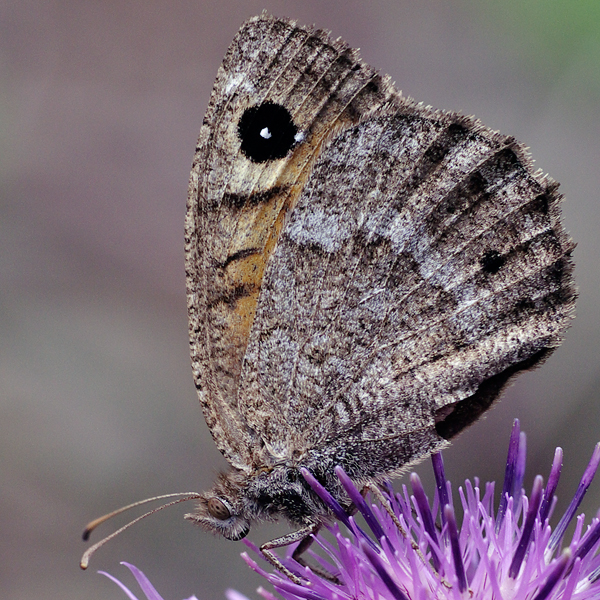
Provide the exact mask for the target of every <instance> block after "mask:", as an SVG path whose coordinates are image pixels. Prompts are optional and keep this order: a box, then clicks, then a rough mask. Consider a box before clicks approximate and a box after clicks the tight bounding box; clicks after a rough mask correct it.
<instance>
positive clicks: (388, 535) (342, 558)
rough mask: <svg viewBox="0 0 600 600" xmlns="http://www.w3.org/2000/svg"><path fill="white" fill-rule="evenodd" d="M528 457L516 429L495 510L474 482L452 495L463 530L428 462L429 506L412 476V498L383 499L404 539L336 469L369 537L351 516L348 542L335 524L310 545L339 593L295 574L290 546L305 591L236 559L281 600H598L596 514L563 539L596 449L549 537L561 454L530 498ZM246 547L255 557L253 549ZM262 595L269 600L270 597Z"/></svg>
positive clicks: (440, 472)
mask: <svg viewBox="0 0 600 600" xmlns="http://www.w3.org/2000/svg"><path fill="white" fill-rule="evenodd" d="M525 456H526V439H525V434H524V433H522V432H521V431H520V427H519V422H518V421H515V424H514V427H513V431H512V435H511V440H510V444H509V451H508V459H507V463H506V474H505V480H504V485H503V490H502V497H501V499H500V503H499V506H498V509H497V511H495V510H494V502H493V499H494V485H493V484H491V483H488V484H486V486H485V489H480V487H479V482H478V480H477V479H475V481H474V484H472V483H471V482H470V481H469V480H467V481H465V486H464V488H459V491H458V494H459V498H460V503H461V506H462V512H463V518H462V523H460V522H459V520H458V518H457V516H456V511H455V507H454V505H453V501H452V491H451V487H450V483H449V482H448V481H447V479H446V476H445V473H444V464H443V461H442V457H441V455H440V454H437V455H434V456H433V457H432V462H433V468H434V473H435V479H436V492H435V497H434V499H433V504H432V505H430V503H429V500H428V499H427V496H426V494H425V491H424V489H423V486H422V485H421V481H420V479H419V477H418V475H416V474H415V473H413V474H412V476H411V478H410V482H411V487H412V494H410V493H409V492H408V490H407V488H406V486H403V490H402V492H401V493H400V494H394V493H393V492H391V493H390V494H389V495H388V501H389V505H390V507H392V510H393V511H394V513H395V516H396V518H397V520H398V521H399V522H400V524H401V526H402V527H403V529H404V530H405V531H406V532H407V536H408V537H404V536H403V535H402V533H401V532H400V531H399V529H398V527H397V526H396V525H395V524H394V521H393V520H392V518H391V517H390V515H389V514H388V512H387V511H386V509H385V508H384V507H383V506H382V505H380V504H373V505H371V504H370V503H368V502H366V501H365V500H363V499H362V497H361V495H360V493H359V491H358V490H356V488H354V489H353V486H352V484H351V483H350V481H349V479H348V477H347V476H346V475H345V474H344V473H343V472H339V471H338V476H339V478H340V482H341V483H342V485H343V486H344V488H345V489H346V491H347V492H348V494H349V496H350V498H351V499H352V500H353V501H354V503H355V506H356V507H357V509H358V510H359V512H360V513H361V514H362V515H363V517H364V520H365V522H366V524H367V526H368V527H369V529H370V535H371V537H369V538H367V537H366V535H367V534H365V532H364V531H363V530H362V529H360V528H359V527H358V526H357V524H356V522H355V520H354V517H347V516H346V517H345V519H344V524H345V525H346V528H347V531H348V532H349V534H348V533H345V534H343V533H342V531H341V528H340V524H339V523H337V522H336V523H334V524H332V525H329V526H328V527H327V529H328V530H329V532H330V534H331V535H332V536H333V540H334V541H333V543H331V541H330V539H329V538H327V537H325V536H323V535H321V534H319V535H317V536H316V537H315V543H316V545H318V546H319V547H320V548H321V549H322V550H323V551H324V554H325V556H326V558H323V556H321V555H320V554H316V553H314V552H310V551H309V554H310V555H311V556H312V560H314V561H315V563H316V564H317V565H318V566H319V567H320V568H321V569H326V570H327V571H328V572H329V573H331V574H334V575H335V576H336V577H337V579H338V581H339V582H341V585H339V584H338V583H334V582H333V581H329V580H327V579H326V578H324V577H322V576H321V575H319V574H317V573H316V572H313V571H311V570H310V569H308V568H306V569H304V568H300V567H299V565H298V564H297V563H295V562H294V561H293V560H292V559H291V554H292V552H293V550H294V547H290V548H289V551H288V553H287V558H286V559H285V560H284V564H285V566H286V567H288V568H289V569H290V570H292V571H293V572H294V573H296V574H297V575H298V576H299V577H301V578H303V579H304V580H305V581H306V583H305V584H304V585H297V584H295V583H293V582H291V581H289V580H288V579H287V578H286V577H285V576H283V575H281V574H280V573H278V572H275V573H267V572H266V571H265V570H263V568H262V567H261V566H259V565H258V564H257V562H255V561H254V560H253V559H252V558H250V556H248V554H247V553H244V554H242V556H243V558H244V560H245V561H246V562H247V563H248V564H249V566H250V567H251V568H252V569H253V570H254V571H256V572H258V573H260V574H261V575H262V576H264V577H265V578H266V579H267V580H268V581H269V582H270V583H271V584H272V585H273V586H274V588H275V590H276V591H277V592H278V593H279V594H280V595H281V596H282V597H283V598H284V600H299V599H300V600H354V599H358V600H367V599H368V600H370V599H373V600H380V599H383V600H387V599H389V600H426V599H430V598H439V599H442V600H446V599H447V600H464V599H468V598H476V599H478V600H484V599H488V598H489V599H490V600H592V599H596V598H598V599H600V554H597V553H598V551H599V550H600V518H598V517H600V513H599V515H598V517H597V518H595V519H593V520H592V522H591V524H590V525H589V526H588V527H587V530H586V532H585V533H583V527H584V515H579V517H578V518H577V523H576V527H575V532H574V534H573V538H572V540H571V541H570V543H569V542H568V541H567V540H565V539H564V536H565V531H566V529H567V527H568V525H569V524H570V522H571V521H572V520H573V517H574V515H575V512H576V511H577V508H578V507H579V505H580V503H581V501H582V499H583V496H584V495H585V493H586V491H587V489H588V487H589V485H590V483H591V481H592V479H593V477H594V474H595V473H596V470H597V468H598V464H599V463H600V444H598V445H597V446H596V448H595V449H594V452H593V454H592V458H591V460H590V463H589V465H588V467H587V468H586V470H585V472H584V475H583V477H582V480H581V483H580V484H579V487H578V489H577V492H576V494H575V496H574V498H573V500H572V501H571V504H570V505H569V508H568V509H567V510H566V512H565V514H564V515H563V517H562V518H561V519H560V521H559V523H558V525H557V527H556V529H555V530H554V532H552V529H551V527H550V524H549V522H548V519H549V517H550V515H551V513H552V509H553V507H554V505H555V503H556V499H555V498H554V492H555V490H556V487H557V485H558V480H559V478H560V471H561V466H562V450H560V448H558V449H557V450H556V453H555V457H554V462H553V464H552V468H551V471H550V475H549V478H548V483H547V485H546V486H545V487H544V482H543V479H542V477H541V476H538V477H536V478H535V480H534V483H533V487H532V490H531V494H530V495H526V494H525V491H524V490H523V476H524V473H525ZM307 481H308V482H309V484H310V485H311V486H313V489H315V492H316V493H318V494H319V495H320V497H321V498H322V499H323V501H324V502H326V503H328V504H329V502H328V500H327V496H326V495H325V494H323V490H321V489H320V486H319V484H318V482H315V483H316V486H318V489H317V487H315V486H314V485H313V482H312V478H310V477H307ZM388 491H389V490H388ZM482 494H483V497H482ZM330 508H331V510H332V511H333V512H334V514H337V513H336V511H339V507H338V506H337V503H336V504H335V505H333V504H331V506H330ZM436 523H437V524H436ZM373 536H374V537H375V544H374V543H373V539H372V537H373ZM245 543H246V545H247V546H248V547H249V548H250V549H252V550H253V551H254V552H256V553H257V554H258V555H259V556H261V555H260V551H259V550H258V548H256V547H255V546H254V545H253V544H252V543H251V542H245ZM561 547H563V548H564V549H562V550H561ZM261 593H262V595H263V596H264V597H265V598H266V600H273V596H272V595H271V594H266V593H265V592H264V591H261Z"/></svg>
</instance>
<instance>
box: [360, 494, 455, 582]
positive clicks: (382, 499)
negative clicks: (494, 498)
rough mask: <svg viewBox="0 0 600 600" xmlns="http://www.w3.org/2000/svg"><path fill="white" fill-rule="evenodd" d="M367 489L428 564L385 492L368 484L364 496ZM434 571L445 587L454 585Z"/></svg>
mask: <svg viewBox="0 0 600 600" xmlns="http://www.w3.org/2000/svg"><path fill="white" fill-rule="evenodd" d="M366 490H368V491H370V492H372V493H373V495H374V496H375V497H376V498H377V500H379V502H380V504H381V506H383V508H384V509H385V512H387V514H388V515H389V516H390V518H391V519H392V521H393V522H394V525H396V527H397V528H398V531H399V532H400V534H401V535H402V537H403V538H405V539H407V540H410V545H411V546H412V549H413V550H414V551H415V552H416V553H417V556H418V557H419V558H420V559H421V560H422V561H423V563H424V564H428V561H427V559H426V558H425V556H423V553H422V552H421V549H420V548H419V546H418V544H417V543H416V542H415V541H414V540H413V539H412V538H409V537H408V534H407V533H406V529H404V527H402V524H401V523H400V521H399V519H398V517H397V516H396V513H394V511H393V510H392V505H391V504H390V501H389V500H388V499H387V498H386V497H385V494H384V493H383V492H382V491H381V489H380V488H379V486H377V485H375V484H374V483H370V484H367V485H366V486H365V487H364V488H363V489H362V491H361V494H363V496H364V495H365V494H364V492H365V491H366ZM434 573H436V575H437V576H438V578H439V579H440V581H441V582H442V584H443V585H444V586H445V587H447V588H448V589H450V588H451V587H452V585H451V584H450V583H449V582H448V581H447V580H446V579H444V577H442V576H441V575H440V574H439V573H437V572H436V571H435V570H434Z"/></svg>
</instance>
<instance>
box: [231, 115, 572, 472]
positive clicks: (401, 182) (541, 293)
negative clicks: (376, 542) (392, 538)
mask: <svg viewBox="0 0 600 600" xmlns="http://www.w3.org/2000/svg"><path fill="white" fill-rule="evenodd" d="M558 202H559V196H558V194H557V192H556V186H555V185H554V184H552V183H551V182H550V181H547V180H545V179H544V178H541V177H539V176H534V175H533V173H532V170H531V167H530V164H529V159H528V158H527V157H526V155H525V153H524V151H523V149H522V147H521V146H520V145H518V144H517V143H515V142H514V140H512V139H511V138H506V137H503V136H500V135H498V134H495V133H493V132H491V131H490V130H487V129H485V128H483V127H482V126H481V125H480V124H479V123H478V122H476V121H474V120H469V119H465V118H462V117H459V116H458V115H452V114H449V113H432V112H431V111H427V110H422V114H421V115H419V114H408V115H407V114H404V113H403V112H402V111H399V112H398V111H394V112H392V113H391V114H386V115H382V116H379V117H377V118H371V119H367V120H365V121H363V122H362V123H360V124H359V125H357V126H355V127H352V128H350V129H347V130H346V131H344V132H342V133H340V134H339V135H338V136H337V137H336V138H335V139H333V140H332V141H331V142H330V143H329V145H328V146H327V148H326V149H325V150H324V151H323V153H322V154H321V156H320V157H319V159H318V160H317V162H316V164H315V167H314V170H313V172H312V173H311V176H310V178H309V180H308V182H307V183H306V185H305V188H304V191H303V193H302V195H301V198H300V200H299V202H298V204H297V205H296V207H295V209H294V211H293V213H292V214H291V217H290V220H289V223H288V224H287V225H286V227H285V229H284V231H283V233H282V236H281V238H280V240H279V242H278V245H277V247H276V249H275V251H274V253H273V255H272V257H271V261H270V263H269V265H268V268H267V271H266V273H265V278H264V281H263V286H262V291H261V295H260V299H259V305H258V309H257V313H256V320H255V323H254V327H253V330H252V334H251V337H250V343H249V346H248V350H247V353H246V359H245V365H244V371H243V377H242V381H241V385H240V391H239V395H238V402H239V406H240V409H241V411H242V413H243V414H244V417H245V419H246V420H247V422H248V423H249V424H250V425H251V427H252V428H253V429H254V430H255V431H256V432H257V433H258V434H259V435H260V436H261V437H262V439H263V441H264V443H265V444H266V447H267V448H268V450H269V452H270V453H271V455H272V456H273V457H274V460H280V461H285V460H288V461H289V460H292V459H293V458H299V457H302V456H304V457H305V458H304V460H306V456H308V454H309V453H311V452H313V453H316V455H318V456H319V457H320V458H319V460H320V461H321V462H323V461H324V455H325V454H326V455H327V456H328V457H329V458H330V459H331V460H332V461H333V463H332V464H335V462H336V461H337V462H340V463H341V464H344V466H345V467H346V468H347V469H348V470H349V471H350V472H352V470H353V468H352V467H353V465H354V464H361V465H362V467H361V469H362V475H363V476H367V477H373V476H378V475H379V476H380V475H382V474H392V473H393V472H397V471H398V470H399V468H400V466H405V465H406V464H407V463H410V462H411V461H415V460H416V459H418V458H420V457H421V456H422V455H424V454H425V453H427V452H430V451H432V450H433V449H435V448H437V447H440V446H441V445H443V444H444V440H445V439H447V438H450V437H452V436H453V435H455V434H456V433H458V431H460V430H461V429H462V428H463V427H464V426H466V425H468V424H469V423H471V422H472V421H473V420H475V419H476V418H477V417H478V416H479V415H480V414H481V412H483V411H484V410H486V409H487V408H488V407H489V405H490V404H491V402H492V401H493V399H494V398H495V397H496V396H497V395H498V393H499V391H500V390H501V388H502V387H503V385H504V384H505V383H506V381H507V380H508V378H509V377H510V376H512V375H514V374H515V373H516V372H518V371H519V370H522V369H524V368H529V367H531V366H532V365H534V364H536V363H537V362H539V361H540V360H541V359H542V358H544V357H545V356H546V355H547V354H548V353H549V351H551V349H552V348H553V347H555V346H556V345H557V344H558V343H559V341H560V340H561V338H562V335H563V333H564V330H565V329H566V327H567V325H568V323H569V321H570V314H571V311H572V308H573V304H574V298H575V294H574V289H573V286H572V281H571V265H570V258H569V254H570V251H571V250H572V244H571V242H570V241H569V240H568V238H567V236H566V235H565V233H564V231H563V229H562V226H561V224H560V222H559V209H558ZM300 460H302V458H300ZM330 466H331V465H330Z"/></svg>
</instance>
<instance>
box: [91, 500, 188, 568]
mask: <svg viewBox="0 0 600 600" xmlns="http://www.w3.org/2000/svg"><path fill="white" fill-rule="evenodd" d="M175 496H183V498H179V499H177V500H173V501H172V502H167V503H166V504H163V505H162V506H159V507H158V508H155V509H153V510H151V511H149V512H147V513H144V514H143V515H141V516H139V517H137V518H136V519H133V521H130V522H129V523H127V525H124V526H123V527H121V528H120V529H117V531H115V532H114V533H111V534H110V535H109V536H107V537H105V538H104V539H102V540H100V541H99V542H98V543H96V544H94V545H93V546H90V547H89V548H88V549H87V550H86V551H85V552H84V554H83V556H82V557H81V561H80V562H79V566H80V567H81V568H82V569H84V570H85V569H87V568H88V564H89V562H90V558H91V557H92V554H94V553H95V552H96V550H98V548H100V547H101V546H104V544H106V542H108V541H110V540H112V539H113V538H114V537H116V536H118V535H119V534H120V533H122V532H123V531H125V530H126V529H129V528H130V527H131V526H132V525H135V524H136V523H137V522H138V521H141V520H142V519H145V518H146V517H149V516H150V515H153V514H154V513H157V512H158V511H159V510H162V509H163V508H168V507H169V506H173V505H174V504H179V503H180V502H187V501H188V500H197V499H198V498H200V494H198V493H197V492H180V493H177V494H164V495H162V496H154V497H152V498H146V499H145V500H138V501H137V502H134V503H133V504H128V505H127V506H122V507H121V508H118V509H117V510H113V511H112V512H110V513H108V514H107V515H104V516H102V517H100V518H98V519H94V520H93V521H90V522H89V523H88V524H87V525H86V526H85V529H84V530H83V536H82V537H83V539H84V541H86V542H87V540H88V539H89V537H90V534H91V533H92V531H94V529H96V527H98V525H101V524H102V523H104V522H105V521H108V520H109V519H112V518H113V517H115V516H117V515H120V514H121V513H124V512H125V511H128V510H129V509H131V508H135V507H136V506H142V505H143V504H148V503H149V502H154V501H155V500H164V499H165V498H173V497H175Z"/></svg>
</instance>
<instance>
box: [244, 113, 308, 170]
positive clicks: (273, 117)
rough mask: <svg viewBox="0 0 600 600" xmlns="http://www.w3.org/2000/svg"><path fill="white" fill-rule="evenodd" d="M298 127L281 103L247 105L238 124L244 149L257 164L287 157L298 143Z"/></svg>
mask: <svg viewBox="0 0 600 600" xmlns="http://www.w3.org/2000/svg"><path fill="white" fill-rule="evenodd" d="M297 133H298V128H297V127H296V126H295V125H294V121H292V116H291V115H290V113H289V112H288V110H287V109H286V108H284V107H283V106H281V104H275V103H274V102H263V103H262V104H261V105H259V106H253V107H252V108H247V109H246V110H245V111H244V114H243V115H242V118H241V119H240V122H239V123H238V136H239V138H240V141H241V142H242V152H243V153H244V154H245V155H246V156H247V157H248V158H249V159H250V160H251V161H252V162H255V163H263V162H267V161H268V160H275V159H277V158H283V157H284V156H285V155H286V154H287V153H288V152H289V151H290V149H291V148H292V147H293V146H294V144H295V143H296V134H297Z"/></svg>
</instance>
